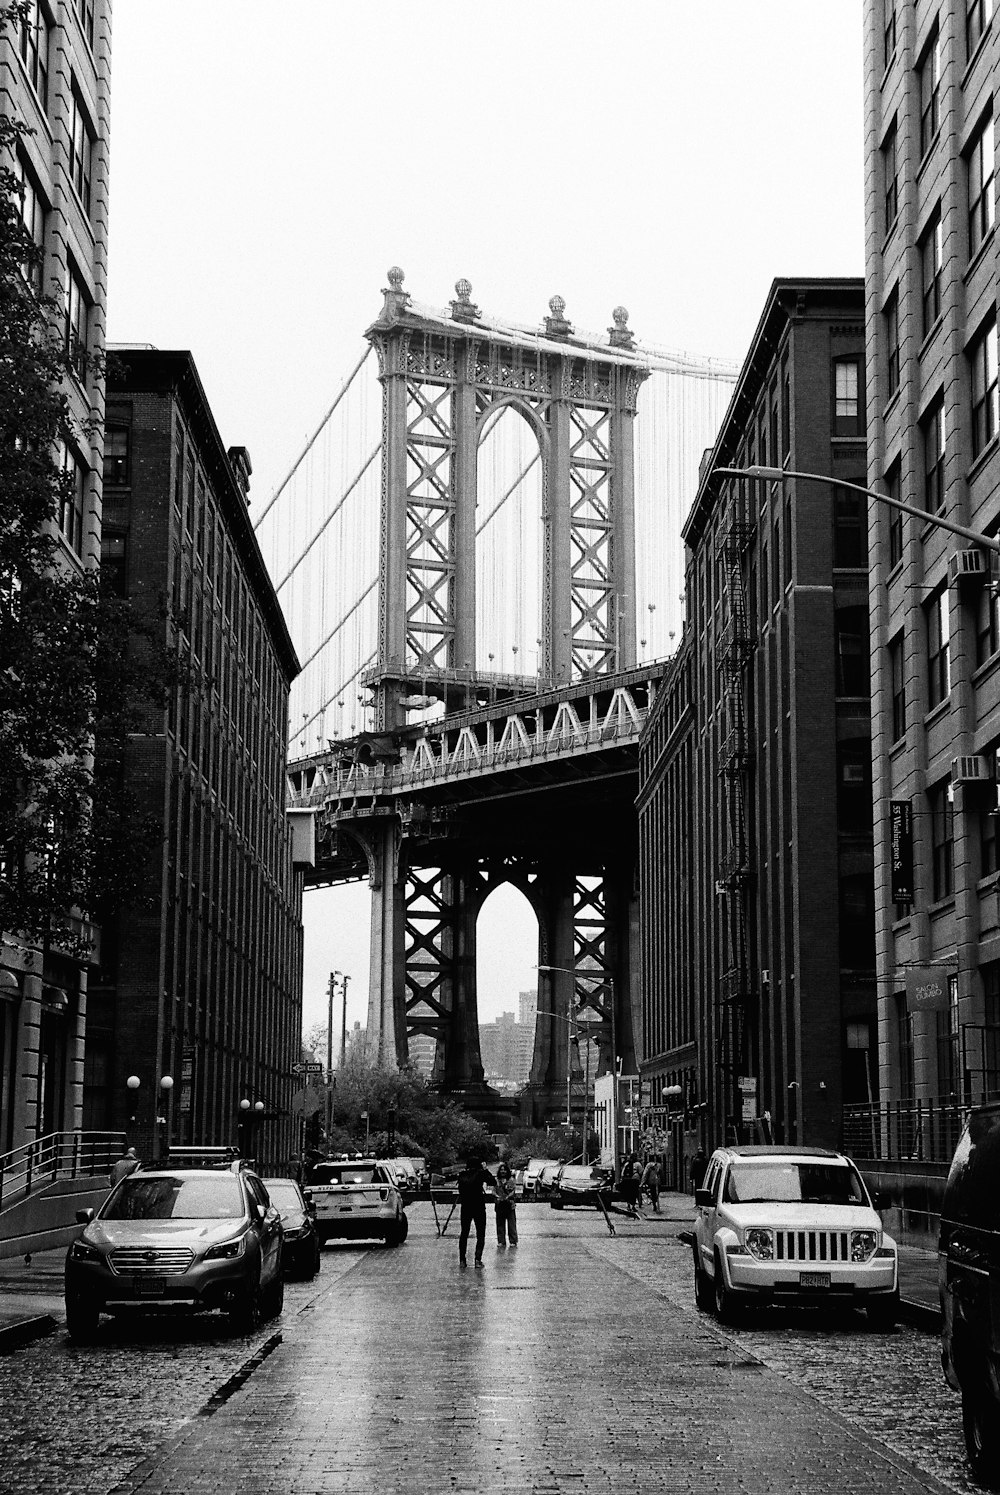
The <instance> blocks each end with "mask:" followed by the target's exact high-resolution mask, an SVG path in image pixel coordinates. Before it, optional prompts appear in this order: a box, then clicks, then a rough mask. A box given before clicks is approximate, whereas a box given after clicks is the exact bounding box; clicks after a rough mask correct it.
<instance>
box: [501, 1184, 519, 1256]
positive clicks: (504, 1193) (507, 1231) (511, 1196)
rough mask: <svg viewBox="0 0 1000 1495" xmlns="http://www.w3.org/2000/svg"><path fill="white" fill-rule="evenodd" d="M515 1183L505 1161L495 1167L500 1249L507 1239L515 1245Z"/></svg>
mask: <svg viewBox="0 0 1000 1495" xmlns="http://www.w3.org/2000/svg"><path fill="white" fill-rule="evenodd" d="M516 1199H517V1185H516V1183H515V1182H514V1175H513V1173H511V1171H510V1168H509V1167H508V1165H507V1164H506V1163H501V1164H500V1167H499V1168H498V1169H497V1200H496V1209H497V1246H498V1247H499V1248H500V1249H501V1250H502V1249H503V1248H504V1247H505V1246H506V1244H507V1241H508V1240H509V1241H510V1243H511V1245H512V1246H516V1245H517V1204H516Z"/></svg>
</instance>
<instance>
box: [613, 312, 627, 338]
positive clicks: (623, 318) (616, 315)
mask: <svg viewBox="0 0 1000 1495" xmlns="http://www.w3.org/2000/svg"><path fill="white" fill-rule="evenodd" d="M611 320H612V321H613V322H614V324H615V326H616V327H618V328H619V329H620V330H621V331H622V332H624V331H625V330H626V328H627V327H628V311H627V309H626V308H625V307H624V306H616V307H615V309H614V311H613V312H612V313H611Z"/></svg>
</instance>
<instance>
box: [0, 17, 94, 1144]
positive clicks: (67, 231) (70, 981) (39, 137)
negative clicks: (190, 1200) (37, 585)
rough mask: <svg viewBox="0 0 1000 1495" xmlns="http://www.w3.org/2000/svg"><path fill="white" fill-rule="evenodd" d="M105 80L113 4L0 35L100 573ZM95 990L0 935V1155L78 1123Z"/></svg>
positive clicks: (26, 207) (8, 108)
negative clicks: (58, 324) (66, 367)
mask: <svg viewBox="0 0 1000 1495" xmlns="http://www.w3.org/2000/svg"><path fill="white" fill-rule="evenodd" d="M110 84H111V5H110V0H44V3H41V0H31V3H30V4H29V5H28V11H27V16H26V17H25V18H24V19H23V20H14V21H13V22H12V24H11V25H10V26H9V28H7V29H5V30H3V31H0V113H3V114H4V115H6V116H7V117H8V118H10V119H13V120H16V121H19V122H20V123H22V124H24V125H26V126H27V127H28V131H29V133H27V134H25V135H24V136H22V137H21V139H20V140H19V141H18V143H17V147H16V153H15V158H14V161H13V166H14V170H15V172H16V175H17V177H18V179H19V181H20V183H21V186H22V188H23V197H22V202H21V215H22V218H23V220H24V223H25V226H26V228H27V230H28V233H29V234H30V235H31V237H32V239H33V240H34V242H35V244H36V245H37V246H38V248H39V249H40V250H41V251H42V261H41V264H40V267H39V269H38V272H37V275H36V276H35V277H34V280H35V284H36V287H37V288H38V289H39V290H41V291H44V292H46V293H49V294H52V295H53V296H54V297H55V298H56V299H57V300H58V302H59V303H60V306H61V321H62V329H61V330H62V336H63V340H64V344H65V348H66V352H67V354H68V355H69V359H70V361H71V363H72V366H73V373H72V375H70V376H68V377H67V379H66V383H65V394H66V398H67V401H68V406H69V414H70V419H71V423H72V425H73V427H74V428H75V432H76V435H75V438H74V441H73V443H72V445H66V446H64V447H63V448H62V450H61V453H60V460H61V463H62V465H63V466H64V467H65V468H67V469H68V470H69V471H70V472H71V473H72V475H73V493H72V498H71V499H70V500H69V501H68V502H66V503H65V504H63V506H62V509H61V512H60V514H59V519H58V539H59V557H58V560H59V564H61V565H64V566H66V567H68V568H73V569H76V570H81V569H83V568H85V567H87V566H92V565H95V564H96V563H97V559H98V548H99V545H100V522H101V436H100V423H101V420H102V417H103V413H104V377H103V373H102V371H101V362H100V355H101V353H102V352H103V348H104V330H105V306H106V300H107V262H108V148H109V103H110ZM84 932H86V931H84ZM87 982H88V970H87V967H86V966H81V965H80V963H79V962H77V961H71V960H69V959H68V958H67V957H66V956H65V955H63V954H60V952H59V951H57V950H55V949H52V948H49V949H48V950H46V951H44V952H43V951H34V950H27V949H24V948H23V947H22V946H21V944H20V943H19V942H18V941H17V940H16V939H11V938H9V937H8V938H6V939H5V938H4V937H3V936H0V1153H2V1152H4V1151H5V1150H6V1149H9V1148H13V1147H18V1146H21V1145H23V1144H24V1143H25V1142H28V1141H31V1140H33V1139H34V1138H35V1137H38V1136H41V1135H47V1134H50V1133H53V1132H58V1131H64V1130H72V1129H73V1128H74V1127H78V1126H79V1124H80V1107H81V1097H82V1081H83V1048H84V1031H85V1027H86V1021H87Z"/></svg>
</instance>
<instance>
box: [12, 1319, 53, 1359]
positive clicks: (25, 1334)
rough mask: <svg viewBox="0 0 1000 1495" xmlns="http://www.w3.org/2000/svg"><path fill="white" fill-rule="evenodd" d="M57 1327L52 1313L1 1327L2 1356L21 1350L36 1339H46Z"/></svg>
mask: <svg viewBox="0 0 1000 1495" xmlns="http://www.w3.org/2000/svg"><path fill="white" fill-rule="evenodd" d="M57 1327H58V1325H57V1324H56V1321H55V1319H54V1318H53V1317H52V1315H51V1313H38V1314H36V1315H35V1316H34V1317H33V1318H26V1319H19V1320H18V1321H17V1322H16V1323H13V1324H3V1325H0V1355H6V1354H9V1353H10V1351H11V1350H19V1349H20V1348H21V1347H22V1345H26V1344H31V1343H32V1341H33V1340H35V1339H44V1338H45V1336H46V1334H52V1333H54V1331H55V1330H56V1328H57Z"/></svg>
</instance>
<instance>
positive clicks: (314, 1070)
mask: <svg viewBox="0 0 1000 1495" xmlns="http://www.w3.org/2000/svg"><path fill="white" fill-rule="evenodd" d="M322 1073H323V1066H322V1064H316V1063H314V1062H309V1063H306V1062H305V1060H303V1061H302V1062H301V1063H299V1064H293V1065H292V1074H295V1075H321V1074H322Z"/></svg>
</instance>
